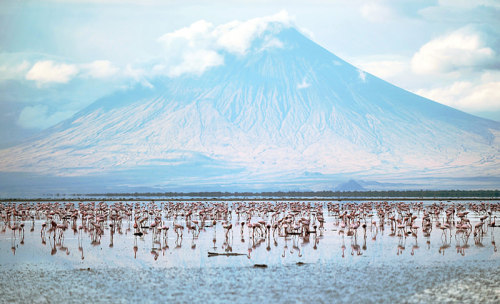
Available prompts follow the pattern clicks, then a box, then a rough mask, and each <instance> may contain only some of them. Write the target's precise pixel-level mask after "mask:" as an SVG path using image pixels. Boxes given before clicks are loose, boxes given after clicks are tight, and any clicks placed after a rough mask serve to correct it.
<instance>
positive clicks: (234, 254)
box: [208, 251, 245, 257]
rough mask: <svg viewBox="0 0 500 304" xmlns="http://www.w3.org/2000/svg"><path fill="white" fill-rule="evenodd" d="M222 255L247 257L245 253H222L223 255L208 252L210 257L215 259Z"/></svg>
mask: <svg viewBox="0 0 500 304" xmlns="http://www.w3.org/2000/svg"><path fill="white" fill-rule="evenodd" d="M220 255H224V256H238V255H245V254H244V253H236V252H222V253H219V252H210V251H209V252H208V256H209V257H213V256H220Z"/></svg>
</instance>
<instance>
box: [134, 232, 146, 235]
mask: <svg viewBox="0 0 500 304" xmlns="http://www.w3.org/2000/svg"><path fill="white" fill-rule="evenodd" d="M143 234H144V233H142V232H140V231H139V232H134V235H135V236H142V235H143Z"/></svg>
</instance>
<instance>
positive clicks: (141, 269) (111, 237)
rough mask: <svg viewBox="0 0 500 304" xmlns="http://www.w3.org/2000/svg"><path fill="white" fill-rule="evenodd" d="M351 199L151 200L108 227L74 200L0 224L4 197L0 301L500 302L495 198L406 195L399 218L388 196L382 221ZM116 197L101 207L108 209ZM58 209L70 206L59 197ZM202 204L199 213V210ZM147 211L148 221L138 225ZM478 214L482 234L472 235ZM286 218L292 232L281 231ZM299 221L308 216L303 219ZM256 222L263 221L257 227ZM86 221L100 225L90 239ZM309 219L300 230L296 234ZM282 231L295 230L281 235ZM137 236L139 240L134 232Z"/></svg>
mask: <svg viewBox="0 0 500 304" xmlns="http://www.w3.org/2000/svg"><path fill="white" fill-rule="evenodd" d="M352 203H353V205H345V203H344V202H343V203H340V204H338V205H330V208H328V203H326V202H325V203H320V204H318V203H316V202H314V203H311V204H312V205H314V204H318V205H317V206H316V209H314V208H313V207H310V208H309V209H307V208H304V209H302V210H300V211H299V210H297V208H295V207H293V205H289V204H286V206H288V207H285V203H282V204H284V205H283V206H284V207H283V208H284V209H283V210H282V212H280V211H276V210H274V211H269V212H264V211H262V210H265V207H263V206H265V205H266V204H256V205H252V206H250V205H249V204H255V203H254V202H244V203H242V204H241V205H242V206H244V208H240V209H237V208H236V207H237V205H236V204H235V203H227V205H226V207H225V208H226V210H228V211H229V212H228V213H226V214H224V213H220V214H218V213H217V211H216V209H215V208H214V209H211V210H210V208H211V207H213V206H216V205H215V204H214V203H213V202H210V203H208V202H204V203H202V204H200V205H199V207H198V209H196V208H195V207H193V203H182V204H183V206H184V208H182V209H178V207H179V205H175V206H176V207H175V208H177V209H175V208H174V207H173V206H174V205H170V206H169V205H168V203H166V202H164V203H163V204H162V203H161V202H155V206H156V209H154V208H152V205H151V204H150V202H141V203H138V204H137V209H136V208H135V205H136V203H131V204H133V205H134V206H133V207H132V206H131V207H130V208H129V210H131V211H132V213H131V214H130V215H128V216H127V215H126V213H122V215H123V218H122V219H121V221H115V222H113V221H112V217H111V215H112V214H113V213H112V212H111V213H109V214H107V215H106V214H105V213H102V215H96V214H98V213H99V212H95V210H94V213H93V214H94V215H96V216H94V217H91V219H86V220H82V214H81V209H79V206H78V204H77V203H75V205H74V207H70V205H67V206H66V207H67V209H66V212H67V214H77V217H76V218H74V222H73V219H71V218H68V219H67V221H65V220H64V218H63V216H61V217H59V216H58V215H57V214H56V215H53V218H52V219H47V217H46V215H49V214H48V213H46V214H44V213H43V212H42V211H40V210H39V211H38V213H37V212H35V210H36V206H38V205H39V204H33V205H29V208H31V209H28V210H27V213H26V216H25V217H24V220H23V219H22V217H21V215H19V216H18V217H17V220H15V221H14V220H12V217H9V219H10V220H7V214H8V212H9V206H8V205H7V204H4V205H3V210H2V216H3V218H2V223H1V224H0V231H1V233H0V266H1V268H0V275H1V280H0V302H5V303H10V302H36V303H51V302H64V303H66V302H77V303H82V302H113V303H122V302H123V303H129V302H139V303H150V302H167V301H168V302H176V303H188V302H189V303H192V302H195V303H198V302H200V303H214V302H215V303H226V302H237V303H242V302H243V303H245V302H261V303H275V302H280V303H303V302H310V301H316V302H319V303H332V302H352V301H354V302H368V303H369V302H374V303H375V302H377V303H378V302H443V303H447V302H457V303H464V302H475V303H478V302H481V303H499V302H500V254H499V253H498V250H497V246H496V242H495V239H498V238H500V227H490V226H489V225H488V224H490V223H491V222H493V220H494V219H495V216H497V217H498V220H496V223H499V222H500V212H499V211H497V210H498V209H495V208H497V206H498V204H499V202H486V203H484V204H483V205H482V206H483V207H484V208H483V210H479V209H474V208H470V206H469V201H463V202H460V201H459V202H454V203H453V205H452V203H442V202H426V203H425V204H424V205H423V206H422V205H417V204H415V203H416V202H411V204H412V205H410V202H408V203H405V204H406V206H407V207H408V209H407V210H404V207H403V210H402V211H401V212H399V213H398V212H397V211H396V210H397V208H398V207H397V206H396V205H392V204H395V202H389V203H388V204H389V205H386V207H387V206H392V207H393V208H394V210H395V211H394V212H392V213H388V214H387V215H386V216H385V218H384V219H385V220H384V221H382V220H381V217H380V216H379V213H377V206H378V207H379V208H380V206H381V205H378V204H380V202H378V203H373V204H372V205H371V207H367V208H366V209H361V210H360V209H359V206H368V205H367V204H365V205H362V203H360V202H352ZM433 203H435V204H440V205H435V206H438V207H439V206H441V209H439V210H440V211H439V214H432V215H431V216H430V217H429V218H430V221H431V223H432V231H430V232H429V231H427V232H425V231H423V230H424V229H423V228H422V227H423V221H424V220H423V218H424V210H426V212H430V210H431V209H430V208H431V207H430V206H432V204H433ZM113 204H115V203H112V202H107V203H106V206H107V208H108V209H107V210H111V206H113ZM125 204H127V202H124V205H123V210H125V209H126V207H125ZM176 204H177V203H176ZM271 204H276V203H271ZM336 204H337V203H336ZM490 204H491V205H492V206H494V207H493V208H492V209H491V208H490V207H489V206H490ZM474 205H475V206H476V207H477V206H481V205H480V203H479V202H474ZM51 206H52V205H51ZM96 206H98V205H97V204H96ZM115 206H116V205H115ZM222 206H224V205H222ZM450 206H454V208H455V209H460V207H459V208H456V206H463V208H464V209H461V211H462V212H469V213H468V214H467V215H466V216H465V218H466V219H468V220H469V223H470V229H469V230H466V231H465V232H461V231H459V230H458V229H457V227H458V225H459V222H460V221H461V219H460V218H459V217H458V212H459V211H458V210H456V212H455V213H454V214H453V215H452V216H451V217H448V218H447V216H446V210H451V209H450ZM485 206H488V208H486V207H485ZM59 207H60V210H64V209H65V205H64V204H63V203H61V204H59ZM51 208H52V207H51ZM72 208H74V209H72ZM141 208H145V211H146V212H142V209H141ZM251 208H254V209H256V210H251ZM259 208H264V209H261V210H259ZM335 208H337V210H335ZM436 208H437V207H436ZM174 209H175V211H172V210H174ZM294 209H295V211H294ZM329 209H330V210H329ZM103 210H104V208H103ZM191 210H192V214H191V215H189V216H188V217H186V215H187V214H188V213H189V211H191ZM200 210H205V211H203V212H202V213H201V214H200V213H199V211H200ZM207 210H209V211H207ZM221 210H222V209H221ZM237 210H238V212H236V211H237ZM387 210H389V209H387ZM432 210H434V209H432ZM488 210H489V211H490V212H491V214H488ZM149 211H151V212H149ZM243 211H244V212H243ZM353 211H354V212H353ZM29 212H31V213H29ZM75 212H76V213H75ZM123 212H125V211H123ZM294 212H295V213H294ZM238 213H239V214H238ZM321 213H322V215H323V219H322V220H321V221H323V227H320V218H321V216H320V214H321ZM410 213H411V215H410ZM65 214H66V213H65ZM176 214H177V216H175V215H176ZM204 214H205V215H204ZM273 214H274V217H273ZM342 214H344V215H345V214H349V215H350V214H353V215H354V216H353V217H352V222H350V223H349V224H348V223H346V221H347V220H348V221H351V219H347V218H346V217H345V216H342ZM30 215H33V216H34V217H33V218H31V217H30ZM146 215H148V216H147V217H148V219H147V220H144V221H143V222H142V223H139V222H140V221H141V220H142V219H144V218H145V217H146ZM390 215H392V216H394V219H395V221H394V222H393V228H394V229H391V220H390V219H389V216H390ZM136 216H137V217H136ZM412 216H413V217H415V219H414V220H413V225H414V226H415V227H418V228H413V229H411V226H409V225H404V226H405V227H404V229H401V230H398V229H397V228H396V224H397V219H401V221H402V222H404V220H405V218H407V219H408V220H409V219H410V218H411V217H412ZM485 216H487V218H486V219H483V222H484V225H481V229H482V230H481V231H479V230H477V231H476V228H475V227H476V225H477V224H479V223H481V218H484V217H485ZM68 217H69V216H68ZM155 217H159V220H158V221H157V225H156V226H157V227H168V228H169V229H168V232H167V233H166V234H165V230H163V231H162V230H160V231H158V230H157V229H156V228H152V227H151V226H155V225H154V224H153V223H154V222H155V220H154V218H155ZM130 219H132V220H130ZM214 219H215V225H214V223H213V220H214ZM286 219H288V220H289V222H288V224H286V225H287V226H288V228H286V227H282V225H285V224H283V223H284V222H285V221H286ZM301 219H304V220H308V221H309V223H307V222H300V224H298V223H299V221H301ZM448 219H450V222H449V224H448V225H449V226H448V229H441V228H439V227H437V226H436V225H437V222H439V223H440V224H439V225H440V227H442V226H443V225H444V224H446V223H447V222H448ZM99 220H101V223H99ZM203 220H204V224H203V225H202V224H201V222H202V221H203ZM279 220H282V221H281V222H280V226H278V227H276V230H273V226H272V224H273V223H277V222H278V221H279ZM52 221H54V222H55V223H56V224H58V225H63V224H64V222H67V224H68V227H67V228H64V229H62V228H61V229H55V234H54V232H51V231H49V229H50V227H51V222H52ZM358 221H359V223H358ZM196 222H197V224H194V223H196ZM259 222H260V223H261V224H262V225H261V228H258V227H255V228H254V226H255V225H256V224H258V223H259ZM343 222H344V224H347V225H346V227H345V228H343ZM372 222H375V223H372ZM381 222H383V224H381ZM44 223H45V229H44V233H42V224H44ZM92 223H95V225H96V227H97V226H100V227H101V228H102V230H100V231H99V232H98V233H97V234H96V230H98V229H91V228H92V227H93V224H92ZM134 223H138V225H137V226H138V228H134ZM241 223H243V226H242V225H241ZM364 223H366V227H365V228H364V227H363V224H364ZM20 224H24V227H23V228H24V233H23V232H22V230H21V226H20ZM109 224H113V226H110V225H109ZM152 224H153V225H152ZM230 224H231V225H232V228H231V229H228V228H229V225H230ZM249 224H250V226H249ZM267 224H269V225H270V227H269V228H268V230H266V225H267ZM305 224H308V225H307V228H306V229H305V230H302V228H301V229H299V230H293V229H292V228H296V227H298V226H301V227H302V226H305ZM356 224H357V226H358V227H355V226H356ZM175 225H178V227H180V226H182V227H183V228H182V236H180V233H181V232H180V231H181V229H180V228H179V229H178V231H179V235H178V234H177V233H176V232H175V231H174V230H175ZM314 225H316V227H314ZM351 225H353V226H351ZM201 226H203V227H201ZM140 227H144V228H142V229H141V228H140ZM146 227H147V228H146ZM224 227H226V228H224ZM349 227H351V229H349ZM72 228H73V229H72ZM79 228H81V229H79ZM285 230H288V232H290V233H286V235H285ZM298 231H300V232H298ZM137 232H141V233H142V236H140V235H134V233H135V234H140V233H137ZM209 253H217V254H229V255H216V256H214V255H210V254H209Z"/></svg>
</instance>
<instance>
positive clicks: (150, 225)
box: [0, 202, 500, 261]
mask: <svg viewBox="0 0 500 304" xmlns="http://www.w3.org/2000/svg"><path fill="white" fill-rule="evenodd" d="M499 213H500V204H499V203H498V202H491V203H484V202H474V203H463V202H461V203H453V204H451V203H443V202H435V203H432V204H423V203H421V202H410V203H402V202H364V203H351V202H348V203H340V202H339V203H333V202H196V203H192V202H176V203H174V202H160V203H157V202H135V203H131V202H125V203H123V202H114V203H111V202H100V203H84V202H80V203H78V204H74V203H20V204H19V203H16V204H15V203H3V204H2V205H1V209H0V214H1V216H2V223H1V227H0V232H1V234H2V235H4V236H5V238H4V239H6V238H8V239H10V242H11V251H12V254H13V255H16V252H17V251H18V250H19V246H21V247H22V246H23V245H24V244H25V226H28V225H29V226H28V227H29V231H28V232H27V236H28V237H29V238H34V237H35V236H36V235H37V233H35V230H36V229H37V228H36V227H40V239H39V240H40V243H41V244H42V246H46V245H47V243H48V247H49V248H50V254H51V255H56V254H57V253H58V252H60V253H62V254H64V255H66V256H69V255H70V254H71V249H72V248H71V247H72V246H74V243H71V242H70V244H69V245H66V238H67V237H69V238H70V239H72V238H76V239H77V244H76V246H75V247H77V248H78V258H79V259H80V260H84V259H85V255H84V252H85V250H84V248H85V246H88V245H90V247H96V248H102V246H103V245H104V246H106V245H107V247H109V248H110V249H111V250H113V248H114V247H115V246H117V244H118V247H119V248H122V247H124V246H125V247H127V246H130V247H128V248H132V250H133V258H134V259H138V258H141V259H143V258H144V256H141V255H140V254H142V252H143V251H142V250H140V249H142V248H147V250H148V251H149V253H150V256H151V257H152V259H153V260H154V261H156V260H159V259H160V257H166V256H167V254H169V253H170V254H171V252H172V251H171V247H170V246H169V240H170V241H173V242H174V245H173V248H172V249H173V250H179V251H182V252H183V254H188V253H187V251H186V250H189V249H190V250H191V251H192V252H201V254H205V255H207V254H208V256H209V257H215V256H240V255H245V256H246V257H247V258H248V259H250V260H251V259H252V258H253V255H254V254H255V253H256V252H257V253H259V255H260V256H262V255H263V254H267V255H278V256H280V257H281V258H284V259H286V258H290V257H296V258H303V257H304V255H314V252H315V251H318V252H321V255H322V256H328V255H332V254H334V253H335V252H338V254H339V256H340V257H342V258H346V256H348V255H349V253H350V256H352V257H357V256H363V255H364V254H374V255H376V252H377V250H378V249H377V248H375V247H374V246H373V245H374V244H377V243H382V244H384V245H385V244H388V245H389V246H394V247H393V248H394V249H395V250H394V251H393V253H392V254H394V253H395V255H396V256H402V255H404V256H407V255H408V254H409V255H410V256H416V255H418V254H419V252H420V251H421V250H422V249H421V247H420V245H419V242H420V240H419V238H423V239H424V241H425V245H426V246H424V248H425V249H424V250H427V251H429V250H431V249H432V248H436V249H437V253H438V254H439V255H443V256H444V255H448V254H449V253H450V252H453V250H450V249H449V248H451V247H452V246H453V245H454V246H455V249H456V250H455V251H456V254H457V255H458V256H466V254H467V252H468V251H469V250H470V248H471V246H470V244H469V242H470V240H469V239H470V236H471V235H472V238H473V241H474V248H475V249H476V250H492V251H493V252H497V246H496V243H495V233H498V232H496V230H495V228H496V227H498V225H497V224H496V217H497V216H498V215H499ZM235 229H236V232H235V231H234V230H235ZM386 229H387V230H389V233H388V234H384V232H385V230H386ZM169 231H171V232H173V234H174V235H173V237H172V236H169ZM71 232H72V233H71ZM130 233H132V236H129V235H130ZM235 233H236V236H235ZM71 234H72V235H71ZM170 234H172V233H170ZM170 237H172V239H170ZM235 237H236V239H237V241H236V243H235V242H234V238H235ZM103 239H104V241H103ZM131 239H133V241H132V242H131ZM184 239H186V240H185V241H184ZM346 239H347V240H346ZM103 242H104V244H102V243H103ZM127 242H131V243H132V244H131V245H126V243H127ZM346 242H348V244H349V246H350V250H348V251H347V252H348V253H346V249H347V247H346ZM323 243H325V245H323V246H322V245H321V244H323ZM431 243H432V244H435V245H431ZM452 243H453V244H452ZM488 243H489V244H488ZM124 244H125V245H124ZM433 246H436V247H433ZM323 247H324V248H323ZM407 247H408V250H407ZM245 248H246V251H245ZM335 248H337V249H336V250H335ZM410 248H411V250H410Z"/></svg>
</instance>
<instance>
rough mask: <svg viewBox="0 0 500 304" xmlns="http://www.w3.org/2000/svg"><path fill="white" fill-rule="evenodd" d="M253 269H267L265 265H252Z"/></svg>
mask: <svg viewBox="0 0 500 304" xmlns="http://www.w3.org/2000/svg"><path fill="white" fill-rule="evenodd" d="M253 267H254V268H267V265H266V264H254V265H253Z"/></svg>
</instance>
